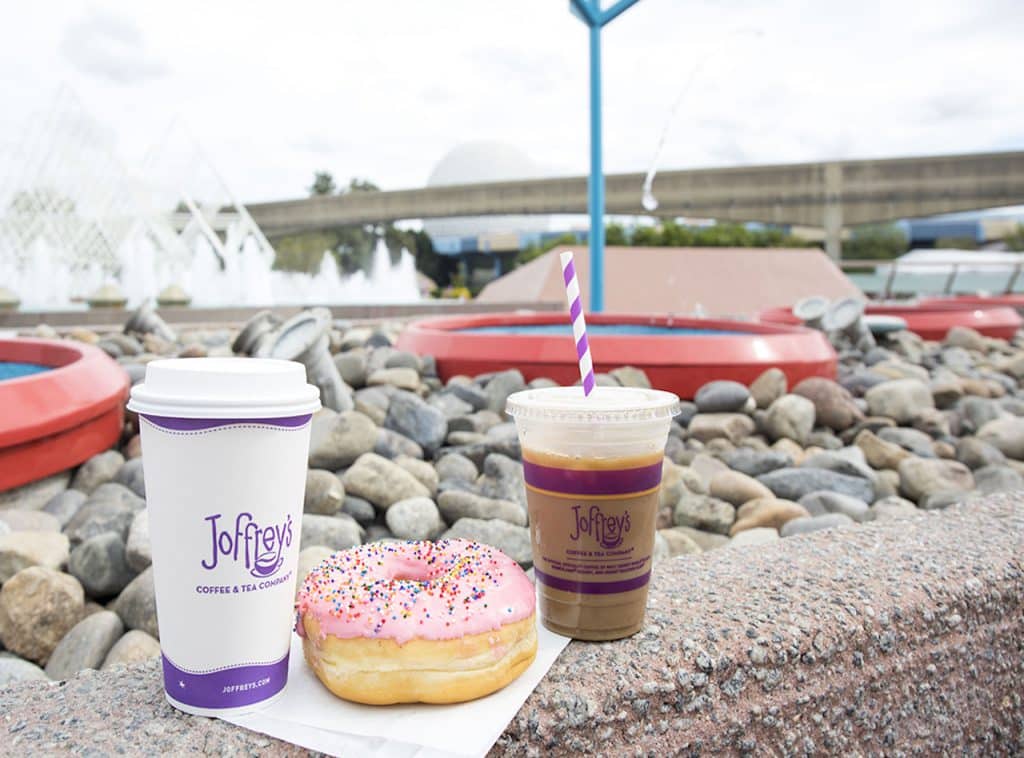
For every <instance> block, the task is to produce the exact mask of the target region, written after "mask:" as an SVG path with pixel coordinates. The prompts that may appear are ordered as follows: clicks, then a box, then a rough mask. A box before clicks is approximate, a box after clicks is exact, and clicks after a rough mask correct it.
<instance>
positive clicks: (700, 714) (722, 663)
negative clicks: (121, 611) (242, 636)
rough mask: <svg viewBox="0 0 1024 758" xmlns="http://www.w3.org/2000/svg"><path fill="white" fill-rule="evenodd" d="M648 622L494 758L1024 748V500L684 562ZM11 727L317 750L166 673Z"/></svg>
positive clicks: (4, 735) (1, 721) (592, 659)
mask: <svg viewBox="0 0 1024 758" xmlns="http://www.w3.org/2000/svg"><path fill="white" fill-rule="evenodd" d="M647 621H648V623H647V626H646V627H645V628H644V630H643V631H642V632H640V633H639V634H637V635H636V636H634V637H633V638H631V639H628V640H621V641H618V642H614V643H602V644H592V643H579V642H575V643H572V644H571V645H570V646H569V647H568V648H567V649H566V650H565V652H564V653H563V654H562V655H561V657H560V658H559V660H558V661H557V662H556V664H555V666H554V668H553V669H552V670H551V671H550V672H549V674H548V676H547V677H546V678H545V679H544V681H543V682H542V683H541V685H540V686H539V687H538V688H537V690H536V691H535V692H534V693H533V695H532V696H531V697H530V699H529V700H528V701H527V702H526V704H525V705H524V706H523V708H522V710H521V711H520V712H519V714H518V716H517V717H516V718H515V719H514V720H513V721H512V723H511V724H510V725H509V727H508V729H507V730H506V732H505V734H504V735H503V736H502V737H501V739H500V740H499V742H498V744H497V745H496V746H495V748H494V750H493V751H492V753H493V754H495V755H504V754H508V755H545V756H547V755H561V754H578V753H580V752H591V753H597V754H604V755H609V754H612V755H623V754H633V753H634V752H635V753H636V754H638V755H659V756H660V755H668V754H671V753H674V752H676V751H680V750H683V751H684V752H686V753H689V752H697V751H700V752H714V751H721V750H725V751H729V752H744V751H753V752H758V753H771V754H776V753H778V754H781V753H787V754H797V753H799V754H811V753H816V754H821V753H829V754H837V753H851V752H854V753H883V752H885V753H888V752H915V751H921V752H923V753H925V754H938V753H961V752H966V753H972V754H976V753H986V754H1003V755H1005V754H1019V753H1020V752H1021V751H1022V750H1024V702H1022V698H1024V694H1022V693H1024V656H1022V654H1021V651H1022V649H1024V499H1022V498H1021V497H1020V496H1017V497H1014V496H1010V495H1007V496H996V497H992V498H989V499H988V500H986V501H985V502H983V503H980V504H975V505H971V506H964V507H955V508H951V509H949V510H947V511H942V512H924V511H922V512H921V513H920V514H918V515H915V516H913V517H911V518H910V519H909V520H905V521H889V522H885V523H874V524H868V525H865V526H863V527H856V528H849V529H844V530H842V531H838V532H835V531H834V532H819V533H816V534H813V535H809V536H805V537H793V538H789V539H786V540H782V541H780V542H777V543H774V544H770V545H767V546H756V547H750V548H746V549H743V550H741V549H735V550H718V551H715V552H711V553H706V554H703V555H699V556H687V557H682V558H678V559H675V560H672V561H667V562H665V563H663V564H662V565H661V566H660V567H659V569H658V570H657V571H656V578H655V581H654V584H653V587H652V592H651V602H650V606H649V609H648V616H647ZM0 714H2V715H0V752H4V753H8V754H23V755H39V754H52V753H64V752H74V753H81V754H87V755H111V754H115V753H121V754H128V755H141V754H148V755H154V754H166V753H172V754H183V753H207V754H217V755H236V754H242V753H249V754H257V753H258V754H273V755H296V754H304V753H305V751H303V750H300V749H298V748H295V747H293V746H289V745H285V744H284V743H281V742H278V741H276V740H271V739H269V738H267V737H264V736H263V735H259V734H255V733H252V732H247V731H245V730H242V729H238V728H236V727H233V726H230V725H228V724H225V723H223V722H219V721H215V720H211V719H203V718H193V717H189V716H185V715H183V714H180V713H178V712H176V711H174V710H173V709H172V708H171V707H170V706H168V705H166V703H165V702H164V700H163V696H162V691H161V685H160V679H159V673H158V666H157V664H156V662H155V661H153V662H151V663H149V664H145V665H142V666H137V667H133V668H125V669H121V670H118V671H113V672H104V673H98V672H91V671H90V672H84V673H82V674H79V675H78V676H76V677H75V678H74V679H71V680H69V681H67V682H61V683H43V682H31V683H26V684H22V685H19V686H17V687H14V688H11V689H8V690H3V691H0ZM453 728H457V725H453Z"/></svg>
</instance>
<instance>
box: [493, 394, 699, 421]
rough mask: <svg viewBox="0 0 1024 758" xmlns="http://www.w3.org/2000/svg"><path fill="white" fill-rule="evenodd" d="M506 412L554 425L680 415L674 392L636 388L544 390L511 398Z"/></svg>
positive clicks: (511, 396)
mask: <svg viewBox="0 0 1024 758" xmlns="http://www.w3.org/2000/svg"><path fill="white" fill-rule="evenodd" d="M506 411H507V412H508V414H509V415H510V416H512V417H513V418H515V419H530V420H537V421H549V422H555V423H578V424H614V423H637V422H641V423H642V422H644V421H657V420H661V419H670V418H672V417H673V416H675V415H676V414H677V413H679V398H678V397H676V396H675V395H673V394H672V393H671V392H662V391H661V390H648V389H642V388H634V387H595V388H594V390H593V391H592V392H591V393H590V395H589V396H586V395H584V394H583V388H582V387H544V388H542V389H535V390H523V391H522V392H516V393H515V394H513V395H510V396H509V398H508V405H507V406H506Z"/></svg>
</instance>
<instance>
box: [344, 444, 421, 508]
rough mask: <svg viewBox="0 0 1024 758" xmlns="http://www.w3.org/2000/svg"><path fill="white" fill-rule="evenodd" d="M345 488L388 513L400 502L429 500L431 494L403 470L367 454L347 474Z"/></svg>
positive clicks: (374, 455) (374, 454) (387, 461)
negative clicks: (425, 498)
mask: <svg viewBox="0 0 1024 758" xmlns="http://www.w3.org/2000/svg"><path fill="white" fill-rule="evenodd" d="M342 484H344V485H345V491H346V492H347V493H349V494H352V495H355V496H356V497H361V498H363V499H364V500H368V501H369V502H371V503H373V504H374V505H375V506H377V507H378V508H380V509H381V510H387V509H388V508H389V507H390V506H391V505H392V504H394V503H397V502H398V501H399V500H407V499H409V498H412V497H429V496H430V490H428V489H427V488H426V486H424V485H423V483H422V482H420V481H419V480H418V479H417V478H416V477H414V476H413V475H412V474H410V473H409V472H408V471H406V470H405V469H403V468H402V467H401V466H399V465H397V464H395V463H393V462H391V461H389V460H388V459H387V458H382V457H381V456H379V455H377V454H376V453H366V454H365V455H362V456H360V457H359V459H358V460H357V461H356V462H355V464H354V465H353V466H352V467H351V468H350V469H349V470H348V471H346V472H345V475H344V476H343V477H342Z"/></svg>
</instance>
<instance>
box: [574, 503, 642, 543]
mask: <svg viewBox="0 0 1024 758" xmlns="http://www.w3.org/2000/svg"><path fill="white" fill-rule="evenodd" d="M585 508H586V506H582V505H574V506H573V507H572V513H573V517H574V519H575V521H576V523H575V524H574V526H573V532H572V534H570V535H569V539H571V540H572V541H573V542H576V541H577V540H579V538H580V535H582V534H586V535H588V536H590V537H592V538H593V539H594V540H595V541H596V542H597V544H599V545H600V546H601V547H603V548H606V549H609V550H610V549H611V548H613V547H618V546H619V545H621V544H622V538H623V537H624V536H625V534H626V532H628V531H629V514H628V513H623V514H622V515H621V516H606V515H605V514H604V513H602V511H601V508H600V507H599V506H596V505H592V506H590V508H589V509H588V510H584V509H585Z"/></svg>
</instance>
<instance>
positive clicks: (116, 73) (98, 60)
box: [60, 9, 168, 84]
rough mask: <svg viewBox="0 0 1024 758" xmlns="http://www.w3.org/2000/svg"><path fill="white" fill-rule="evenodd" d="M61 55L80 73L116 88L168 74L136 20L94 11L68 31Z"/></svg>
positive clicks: (61, 47)
mask: <svg viewBox="0 0 1024 758" xmlns="http://www.w3.org/2000/svg"><path fill="white" fill-rule="evenodd" d="M60 52H61V55H62V56H63V57H64V59H65V60H67V61H68V62H69V63H71V65H72V66H74V67H75V68H76V69H77V70H79V71H81V72H82V73H85V74H88V75H90V76H94V77H97V78H99V79H105V80H107V81H109V82H113V83H115V84H137V83H139V82H144V81H147V80H150V79H156V78H159V77H161V76H163V75H164V74H166V73H167V71H168V68H167V66H166V64H164V63H163V62H162V61H160V60H158V59H156V58H154V57H153V56H152V55H151V54H150V53H149V52H148V51H147V50H146V43H145V39H144V38H143V35H142V31H141V30H140V29H139V27H138V25H137V24H136V23H135V21H134V20H132V19H128V18H121V17H119V16H116V15H114V14H112V13H108V12H106V11H102V10H95V9H94V10H92V11H90V12H89V13H87V14H86V15H85V16H83V17H82V18H80V19H78V20H77V21H74V22H72V23H71V24H70V25H69V26H68V27H67V29H65V30H64V37H63V39H62V40H61V43H60Z"/></svg>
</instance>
